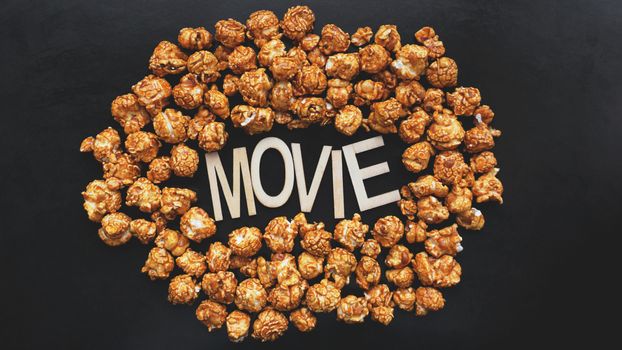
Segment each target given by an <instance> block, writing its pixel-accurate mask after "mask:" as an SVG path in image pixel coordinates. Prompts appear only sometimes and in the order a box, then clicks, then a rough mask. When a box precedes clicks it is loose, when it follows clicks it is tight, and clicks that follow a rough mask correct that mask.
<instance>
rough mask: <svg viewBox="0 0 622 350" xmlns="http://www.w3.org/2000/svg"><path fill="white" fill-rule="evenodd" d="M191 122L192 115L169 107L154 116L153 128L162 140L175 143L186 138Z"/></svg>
mask: <svg viewBox="0 0 622 350" xmlns="http://www.w3.org/2000/svg"><path fill="white" fill-rule="evenodd" d="M189 122H190V117H188V116H185V115H183V114H182V113H181V112H180V111H176V110H174V109H172V108H167V109H165V110H164V111H162V112H160V113H158V114H157V115H156V116H155V117H154V118H153V129H154V130H155V133H156V134H157V135H158V137H159V138H160V139H161V140H163V141H164V142H166V143H173V144H175V143H179V142H183V141H185V140H186V138H187V133H186V131H187V128H188V123H189Z"/></svg>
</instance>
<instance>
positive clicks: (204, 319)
mask: <svg viewBox="0 0 622 350" xmlns="http://www.w3.org/2000/svg"><path fill="white" fill-rule="evenodd" d="M196 315H197V319H198V320H199V321H201V323H203V324H204V325H205V327H207V330H208V331H209V332H211V331H213V330H214V329H218V328H220V327H222V325H223V324H225V320H226V318H227V308H226V307H225V306H224V305H221V304H218V303H216V302H213V301H211V300H203V301H202V302H201V304H199V307H198V308H197V311H196Z"/></svg>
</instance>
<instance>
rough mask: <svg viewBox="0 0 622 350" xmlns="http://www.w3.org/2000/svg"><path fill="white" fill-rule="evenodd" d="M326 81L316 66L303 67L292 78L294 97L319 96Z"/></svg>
mask: <svg viewBox="0 0 622 350" xmlns="http://www.w3.org/2000/svg"><path fill="white" fill-rule="evenodd" d="M327 84H328V81H327V79H326V75H325V74H324V72H323V71H322V68H320V67H318V66H316V65H308V66H303V67H302V68H300V70H298V73H296V75H295V76H294V80H293V81H292V85H293V87H294V96H303V95H319V94H321V93H323V92H324V90H326V86H327Z"/></svg>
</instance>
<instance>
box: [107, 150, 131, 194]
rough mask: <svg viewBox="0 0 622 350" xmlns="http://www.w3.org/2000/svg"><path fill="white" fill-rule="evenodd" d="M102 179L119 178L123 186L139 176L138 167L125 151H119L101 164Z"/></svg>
mask: <svg viewBox="0 0 622 350" xmlns="http://www.w3.org/2000/svg"><path fill="white" fill-rule="evenodd" d="M102 167H103V172H104V174H103V177H104V179H116V180H119V181H120V182H121V183H122V184H123V185H124V186H126V185H131V184H132V183H134V181H136V179H137V178H138V177H139V176H140V167H139V166H138V164H137V163H136V162H135V161H134V159H132V158H131V157H130V156H129V155H128V154H127V153H121V154H119V155H117V156H116V157H115V158H114V159H112V160H110V161H107V162H104V164H103V166H102Z"/></svg>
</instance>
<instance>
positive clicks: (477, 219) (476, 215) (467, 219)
mask: <svg viewBox="0 0 622 350" xmlns="http://www.w3.org/2000/svg"><path fill="white" fill-rule="evenodd" d="M456 222H457V223H458V225H460V226H462V227H464V228H466V229H467V230H481V229H482V228H483V227H484V224H485V223H486V221H485V219H484V215H483V214H482V212H481V211H479V210H477V209H475V208H471V209H470V210H467V211H463V212H461V213H458V216H457V217H456Z"/></svg>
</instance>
